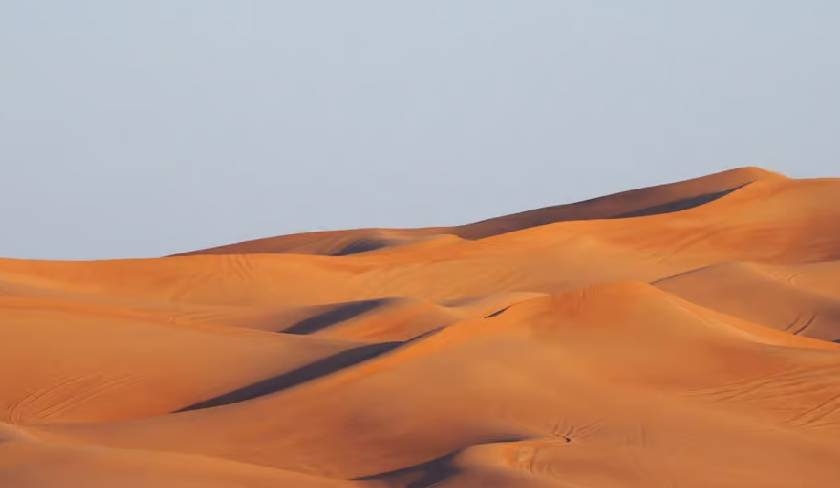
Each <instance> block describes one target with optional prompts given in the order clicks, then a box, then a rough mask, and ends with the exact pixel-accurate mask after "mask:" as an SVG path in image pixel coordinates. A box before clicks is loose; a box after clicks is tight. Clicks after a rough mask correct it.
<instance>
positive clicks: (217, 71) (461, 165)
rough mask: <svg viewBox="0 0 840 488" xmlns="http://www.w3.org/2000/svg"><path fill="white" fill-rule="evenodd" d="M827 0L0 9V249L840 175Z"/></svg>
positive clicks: (202, 243) (212, 235)
mask: <svg viewBox="0 0 840 488" xmlns="http://www.w3.org/2000/svg"><path fill="white" fill-rule="evenodd" d="M838 19H840V2H836V1H834V0H824V1H817V0H800V1H796V2H791V1H788V0H762V1H758V0H755V1H752V0H726V1H718V0H707V1H703V2H674V1H667V0H663V1H651V0H637V1H634V2H628V1H626V0H616V1H609V0H599V1H591V0H587V1H576V0H566V1H557V0H525V1H511V0H506V1H496V0H474V1H472V0H447V1H443V0H426V1H422V2H421V1H413V2H408V1H404V2H396V1H393V0H387V1H386V0H382V1H373V0H355V1H352V2H349V1H346V0H334V1H325V0H306V1H291V0H288V1H284V0H264V1H260V0H227V1H218V0H163V1H158V0H135V1H129V0H124V1H120V2H115V1H113V0H99V1H92V0H75V1H73V2H67V1H64V0H0V169H2V173H0V225H2V232H0V256H7V257H22V258H45V259H93V258H97V259H98V258H115V257H143V256H157V255H164V254H169V253H174V252H179V251H187V250H191V249H198V248H204V247H208V246H212V245H218V244H223V243H229V242H235V241H242V240H246V239H252V238H257V237H263V236H269V235H277V234H284V233H291V232H300V231H315V230H330V229H341V228H358V227H414V226H428V225H449V224H459V223H466V222H470V221H475V220H480V219H483V218H488V217H493V216H497V215H502V214H506V213H511V212H514V211H520V210H525V209H531V208H538V207H544V206H548V205H554V204H559V203H567V202H572V201H576V200H581V199H586V198H591V197H595V196H599V195H604V194H608V193H612V192H616V191H620V190H624V189H629V188H634V187H642V186H650V185H654V184H659V183H665V182H669V181H674V180H679V179H685V178H690V177H695V176H699V175H703V174H707V173H711V172H714V171H718V170H721V169H725V168H730V167H735V166H762V167H765V168H769V169H773V170H775V171H780V172H782V173H785V174H788V175H790V176H797V177H813V176H840V145H838V134H840V88H838V87H840V55H838V53H837V49H838V47H840V29H838V28H837V21H838Z"/></svg>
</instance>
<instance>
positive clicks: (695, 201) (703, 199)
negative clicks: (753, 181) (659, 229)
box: [610, 186, 741, 219]
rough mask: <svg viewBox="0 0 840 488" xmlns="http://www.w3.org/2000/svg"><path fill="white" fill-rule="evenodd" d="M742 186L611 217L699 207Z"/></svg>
mask: <svg viewBox="0 0 840 488" xmlns="http://www.w3.org/2000/svg"><path fill="white" fill-rule="evenodd" d="M739 188H741V186H738V187H735V188H729V189H726V190H721V191H716V192H713V193H705V194H703V195H698V196H696V197H691V198H684V199H682V200H675V201H673V202H668V203H663V204H661V205H655V206H653V207H648V208H642V209H639V210H633V211H630V212H625V213H622V214H618V215H615V216H613V217H610V218H611V219H627V218H631V217H644V216H646V215H657V214H663V213H671V212H679V211H681V210H688V209H690V208H695V207H699V206H700V205H705V204H707V203H709V202H713V201H715V200H717V199H718V198H721V197H724V196H726V195H728V194H730V193H732V192H733V191H735V190H737V189H739Z"/></svg>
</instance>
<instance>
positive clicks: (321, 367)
mask: <svg viewBox="0 0 840 488" xmlns="http://www.w3.org/2000/svg"><path fill="white" fill-rule="evenodd" d="M442 329H443V327H438V328H436V329H433V330H430V331H428V332H425V333H423V334H420V335H419V336H417V337H412V338H411V339H408V340H405V341H393V342H380V343H378V344H366V345H364V346H359V347H356V348H353V349H348V350H346V351H341V352H340V353H338V354H333V355H332V356H329V357H327V358H324V359H319V360H318V361H315V362H313V363H309V364H307V365H305V366H301V367H300V368H297V369H294V370H292V371H289V372H287V373H283V374H280V375H277V376H273V377H271V378H266V379H264V380H260V381H257V382H256V383H251V384H250V385H247V386H243V387H242V388H237V389H236V390H233V391H229V392H227V393H225V394H222V395H219V396H217V397H213V398H210V399H208V400H204V401H201V402H197V403H193V404H192V405H188V406H186V407H184V408H181V409H178V410H175V412H173V413H178V412H188V411H190V410H198V409H201V408H210V407H218V406H220V405H227V404H229V403H239V402H244V401H247V400H253V399H254V398H257V397H261V396H264V395H268V394H271V393H277V392H279V391H282V390H285V389H287V388H291V387H293V386H297V385H299V384H301V383H305V382H307V381H311V380H314V379H317V378H321V377H323V376H327V375H329V374H331V373H335V372H336V371H339V370H341V369H344V368H347V367H349V366H353V365H355V364H358V363H361V362H363V361H368V360H371V359H373V358H376V357H378V356H381V355H383V354H385V353H387V352H390V351H393V350H394V349H396V348H398V347H400V346H403V345H406V344H409V343H411V342H414V341H417V340H420V339H423V338H426V337H429V336H430V335H433V334H436V333H437V332H439V331H441V330H442Z"/></svg>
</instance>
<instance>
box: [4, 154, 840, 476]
mask: <svg viewBox="0 0 840 488" xmlns="http://www.w3.org/2000/svg"><path fill="white" fill-rule="evenodd" d="M255 211H268V210H255ZM0 317H1V318H2V319H1V320H0V487H4V488H5V487H113V486H124V487H147V486H154V487H170V486H171V487H277V486H290V487H321V486H323V487H333V486H334V487H341V486H357V487H414V488H419V487H428V486H436V487H471V486H482V487H484V486H498V487H508V486H523V487H564V488H571V487H574V488H600V487H616V488H618V487H622V488H623V487H638V488H649V487H697V488H701V487H702V488H705V487H732V488H735V487H739V488H741V487H834V486H840V343H838V342H837V341H840V179H831V178H824V179H793V178H789V177H786V176H784V175H781V174H778V173H774V172H771V171H767V170H763V169H759V168H738V169H733V170H729V171H725V172H722V173H716V174H712V175H708V176H704V177H700V178H696V179H692V180H687V181H682V182H677V183H671V184H666V185H661V186H656V187H651V188H643V189H637V190H631V191H627V192H623V193H619V194H615V195H609V196H605V197H601V198H596V199H593V200H588V201H584V202H579V203H573V204H569V205H560V206H556V207H549V208H544V209H538V210H531V211H527V212H521V213H517V214H511V215H507V216H503V217H498V218H493V219H489V220H485V221H481V222H476V223H472V224H466V225H462V226H457V227H436V228H421V229H359V230H349V231H335V232H315V233H303V234H295V235H286V236H279V237H271V238H266V239H259V240H255V241H249V242H243V243H237V244H231V245H226V246H221V247H215V248H210V249H205V250H199V251H195V252H190V253H183V254H178V255H172V256H167V257H161V258H153V259H125V260H104V261H36V260H21V259H12V258H5V259H0Z"/></svg>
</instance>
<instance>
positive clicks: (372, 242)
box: [331, 239, 389, 256]
mask: <svg viewBox="0 0 840 488" xmlns="http://www.w3.org/2000/svg"><path fill="white" fill-rule="evenodd" d="M388 244H389V242H387V241H385V240H382V239H356V240H355V241H353V242H351V243H349V244H347V245H346V246H344V247H342V248H341V249H339V250H338V251H336V252H334V253H332V254H331V256H347V255H349V254H360V253H363V252H370V251H376V250H377V249H382V248H383V247H387V246H388Z"/></svg>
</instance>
